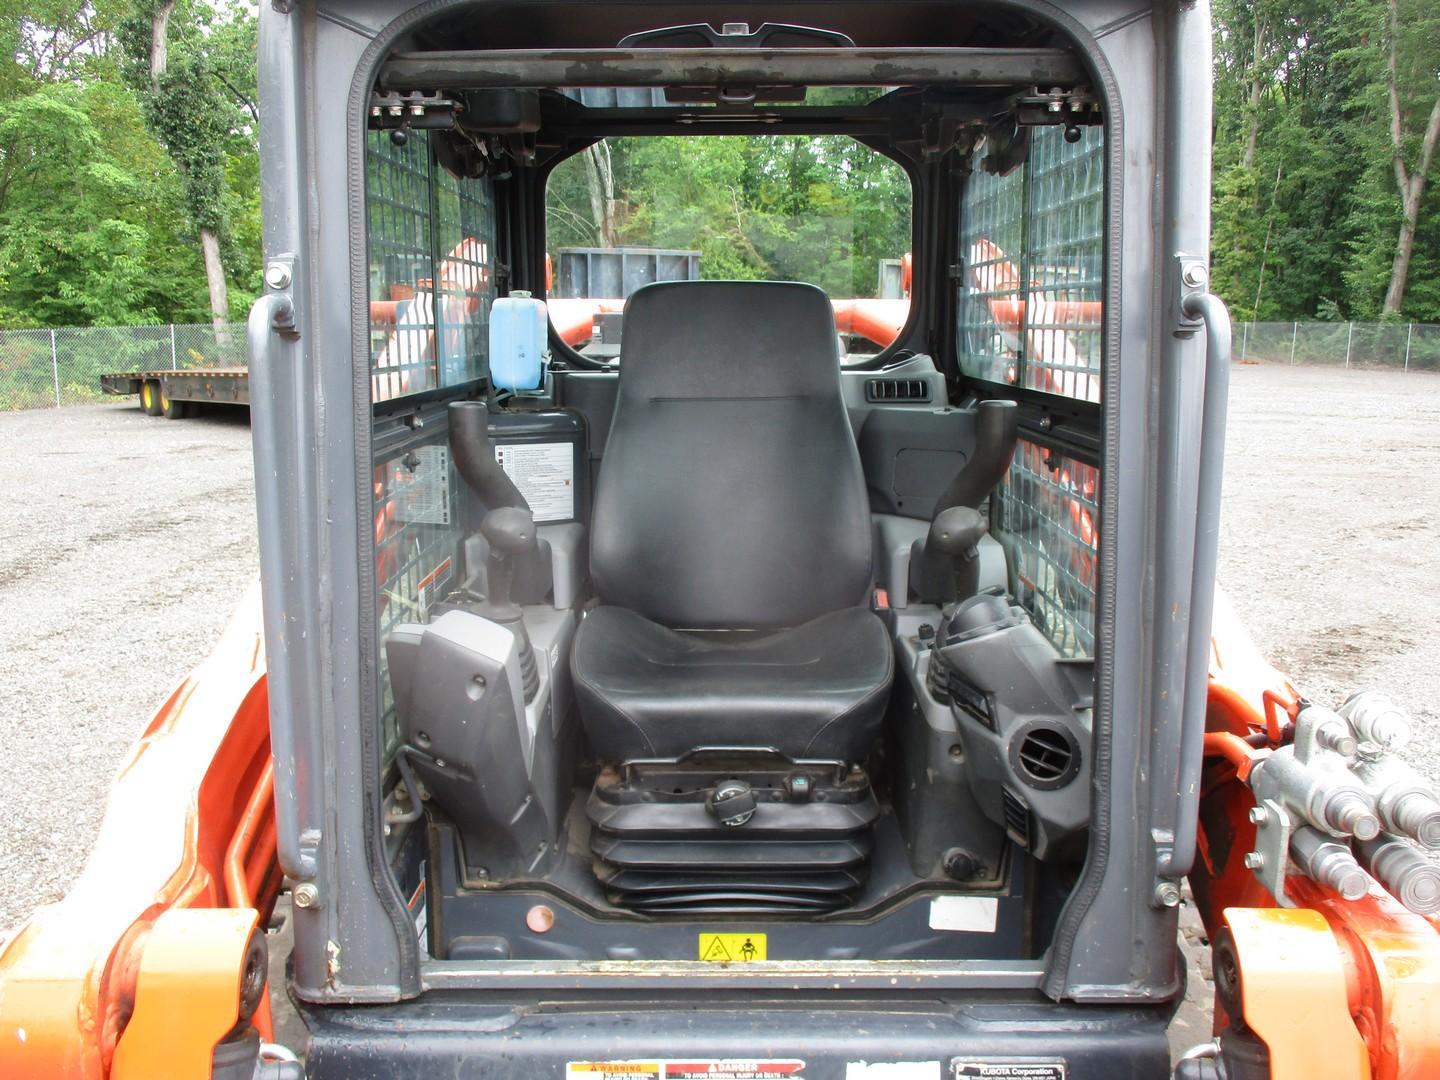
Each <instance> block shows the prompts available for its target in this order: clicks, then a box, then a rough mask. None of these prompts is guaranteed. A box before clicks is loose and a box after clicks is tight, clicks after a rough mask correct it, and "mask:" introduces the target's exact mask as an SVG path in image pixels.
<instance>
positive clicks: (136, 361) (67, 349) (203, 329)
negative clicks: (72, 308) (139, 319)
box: [0, 323, 247, 412]
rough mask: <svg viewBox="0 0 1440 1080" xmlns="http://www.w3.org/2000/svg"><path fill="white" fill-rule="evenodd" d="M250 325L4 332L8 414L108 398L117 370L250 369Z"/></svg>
mask: <svg viewBox="0 0 1440 1080" xmlns="http://www.w3.org/2000/svg"><path fill="white" fill-rule="evenodd" d="M246 363H247V358H246V355H245V325H244V324H243V323H232V324H228V325H222V326H219V327H216V326H212V325H210V324H208V323H207V324H204V325H196V326H64V327H56V328H55V329H53V330H0V412H3V411H10V410H14V409H53V408H56V407H57V406H61V405H86V404H90V403H92V402H96V401H100V400H102V399H103V397H104V394H103V393H102V392H101V390H100V376H101V375H103V374H107V373H109V372H125V371H179V370H182V369H185V368H229V367H244V366H246Z"/></svg>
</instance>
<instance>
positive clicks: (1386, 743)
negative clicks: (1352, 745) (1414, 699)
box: [1340, 690, 1410, 750]
mask: <svg viewBox="0 0 1440 1080" xmlns="http://www.w3.org/2000/svg"><path fill="white" fill-rule="evenodd" d="M1340 715H1341V716H1342V717H1344V718H1345V719H1346V720H1347V721H1349V724H1350V726H1351V727H1352V728H1353V729H1354V730H1355V734H1356V736H1357V737H1359V738H1360V739H1361V740H1362V741H1364V742H1372V743H1377V744H1378V745H1380V746H1382V747H1384V748H1385V749H1386V750H1399V749H1400V748H1401V747H1403V746H1404V745H1405V744H1406V743H1407V742H1409V741H1410V718H1409V717H1407V716H1406V715H1405V713H1404V712H1403V711H1401V709H1400V708H1399V706H1397V705H1396V704H1395V703H1394V702H1393V701H1391V700H1390V699H1389V698H1388V697H1386V696H1385V695H1384V694H1382V693H1380V692H1379V691H1378V690H1361V691H1358V692H1357V693H1354V694H1351V695H1350V696H1349V697H1348V698H1346V699H1345V704H1343V705H1341V706H1340Z"/></svg>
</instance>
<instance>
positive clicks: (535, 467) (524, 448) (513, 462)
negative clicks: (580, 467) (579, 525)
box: [495, 442, 575, 524]
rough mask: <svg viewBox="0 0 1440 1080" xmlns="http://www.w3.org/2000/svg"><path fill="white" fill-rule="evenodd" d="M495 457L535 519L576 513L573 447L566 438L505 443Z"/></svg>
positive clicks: (540, 520)
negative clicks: (564, 439)
mask: <svg viewBox="0 0 1440 1080" xmlns="http://www.w3.org/2000/svg"><path fill="white" fill-rule="evenodd" d="M495 460H496V461H497V462H499V464H500V467H501V468H502V469H504V470H505V475H506V476H508V477H510V479H511V480H513V481H514V482H515V486H516V487H517V488H519V489H520V494H521V495H524V496H525V501H526V502H527V503H529V504H530V513H532V514H533V515H535V521H536V522H537V523H539V524H543V523H544V522H547V521H570V520H573V519H574V517H575V447H574V446H572V445H571V444H570V443H565V442H550V443H506V444H502V445H498V446H496V447H495Z"/></svg>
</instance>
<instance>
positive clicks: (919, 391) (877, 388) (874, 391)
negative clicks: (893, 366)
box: [865, 379, 930, 404]
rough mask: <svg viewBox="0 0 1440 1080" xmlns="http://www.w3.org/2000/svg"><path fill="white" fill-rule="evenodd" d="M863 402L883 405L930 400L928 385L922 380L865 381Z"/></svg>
mask: <svg viewBox="0 0 1440 1080" xmlns="http://www.w3.org/2000/svg"><path fill="white" fill-rule="evenodd" d="M865 400H866V401H873V402H879V403H883V404H896V403H904V404H913V403H922V402H926V401H929V400H930V384H929V382H927V381H926V380H924V379H867V380H866V382H865Z"/></svg>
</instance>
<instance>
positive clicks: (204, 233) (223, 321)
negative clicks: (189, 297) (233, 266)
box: [200, 229, 230, 344]
mask: <svg viewBox="0 0 1440 1080" xmlns="http://www.w3.org/2000/svg"><path fill="white" fill-rule="evenodd" d="M200 250H201V251H202V252H204V253H205V280H206V282H207V283H208V284H209V286H210V321H211V323H212V324H214V326H215V340H216V341H219V342H220V343H221V344H225V341H226V340H228V338H229V335H228V334H227V333H226V331H225V327H226V325H227V324H228V323H229V321H230V290H229V287H228V286H227V285H226V284H225V266H224V264H223V263H221V261H220V238H219V237H218V236H216V235H215V232H214V230H213V229H201V230H200Z"/></svg>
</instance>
